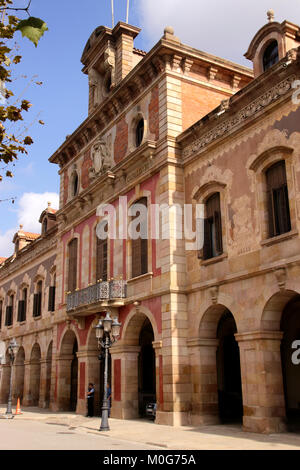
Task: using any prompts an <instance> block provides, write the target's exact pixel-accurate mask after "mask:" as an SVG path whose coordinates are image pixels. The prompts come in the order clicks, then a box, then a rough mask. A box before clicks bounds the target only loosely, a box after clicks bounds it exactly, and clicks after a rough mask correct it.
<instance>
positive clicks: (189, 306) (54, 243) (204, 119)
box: [0, 11, 300, 432]
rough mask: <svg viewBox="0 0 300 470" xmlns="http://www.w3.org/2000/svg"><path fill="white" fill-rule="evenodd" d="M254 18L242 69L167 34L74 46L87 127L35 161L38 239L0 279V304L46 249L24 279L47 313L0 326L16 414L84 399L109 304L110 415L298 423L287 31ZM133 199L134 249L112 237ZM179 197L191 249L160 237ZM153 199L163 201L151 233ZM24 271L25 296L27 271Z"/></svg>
mask: <svg viewBox="0 0 300 470" xmlns="http://www.w3.org/2000/svg"><path fill="white" fill-rule="evenodd" d="M268 18H269V21H268V23H267V24H266V25H265V26H264V27H263V28H261V29H260V31H258V33H257V34H256V35H255V37H254V39H253V40H252V42H251V44H250V46H249V49H248V51H247V53H246V57H247V58H248V59H249V60H250V61H252V64H253V67H252V68H251V69H250V68H246V67H243V66H241V65H238V64H235V63H232V62H230V61H228V60H224V59H221V58H218V57H215V56H213V55H211V54H207V53H204V52H202V51H199V50H197V49H194V48H192V47H190V46H187V45H184V44H182V43H181V41H180V39H179V38H178V37H176V36H175V34H174V31H173V29H172V28H171V27H167V28H165V31H164V35H163V37H162V38H161V40H160V41H159V42H158V43H157V44H156V45H155V46H154V47H153V48H152V49H151V51H149V52H148V53H145V52H143V51H140V50H137V49H136V48H134V39H135V37H136V36H137V35H138V34H139V32H140V30H139V29H138V28H136V27H133V26H130V25H128V24H125V23H122V22H120V23H118V24H117V25H116V26H115V28H114V29H110V28H105V27H99V28H97V29H96V30H95V31H94V32H93V34H92V35H91V37H90V38H89V40H88V42H87V44H86V47H85V49H84V52H83V55H82V63H83V66H84V67H83V72H84V73H85V74H87V75H88V79H89V112H88V117H87V118H86V120H85V121H84V122H83V123H82V124H81V125H80V126H79V128H78V129H76V130H75V132H74V133H73V134H72V135H70V136H68V137H67V138H66V141H65V142H64V143H63V144H62V145H61V147H60V148H59V149H58V150H57V151H56V152H55V154H54V155H53V156H52V157H51V158H50V162H51V163H55V164H58V165H59V174H60V181H61V183H60V207H59V210H58V212H56V213H55V228H54V227H53V229H52V228H51V229H49V230H53V232H51V234H50V233H49V234H48V235H47V232H46V235H45V234H44V235H42V237H39V238H37V239H36V240H35V241H33V242H32V243H30V245H28V246H27V247H25V248H24V249H22V248H21V251H20V254H19V255H18V254H17V255H16V257H15V258H14V259H13V263H11V262H10V260H6V261H4V263H3V264H2V265H1V268H0V287H1V290H0V299H2V305H3V308H4V307H6V306H8V307H9V306H10V303H9V302H10V299H11V297H12V296H13V301H15V300H14V299H15V296H16V295H19V296H20V295H21V289H22V286H23V285H24V282H25V281H24V280H23V277H24V276H26V274H25V273H29V268H30V269H31V268H32V269H33V266H31V265H30V263H29V259H30V256H28V255H27V253H32V255H34V253H35V250H38V247H39V246H41V247H42V246H44V245H45V246H46V244H47V243H48V244H51V250H53V251H51V250H49V249H48V250H47V260H46V259H44V258H43V253H44V251H43V250H42V249H40V251H37V255H36V256H35V255H34V269H37V270H38V275H40V276H44V277H43V279H46V280H47V281H46V280H45V281H44V282H45V283H46V282H47V284H46V285H47V287H46V290H43V292H47V288H48V289H49V287H50V286H52V287H54V285H55V306H54V308H53V310H54V311H53V312H51V311H50V312H46V310H47V309H45V313H44V312H43V313H42V315H41V318H38V319H35V318H32V315H31V312H30V308H29V311H28V315H29V316H30V318H28V320H27V321H26V323H24V322H19V321H18V319H15V320H14V323H13V326H11V327H10V326H3V325H2V337H1V339H3V340H5V341H8V339H9V338H10V337H13V336H15V337H16V338H17V341H18V342H19V343H20V344H22V348H23V350H24V351H23V352H22V358H19V359H18V360H17V362H16V365H15V366H14V374H15V382H14V383H15V388H16V390H15V391H14V396H15V398H16V397H17V395H20V394H21V392H20V390H21V388H22V387H21V385H17V384H21V383H23V382H22V381H21V380H20V378H19V377H21V376H22V374H23V375H24V376H25V381H24V387H23V390H24V391H23V401H24V404H29V403H34V404H38V405H39V406H48V405H49V406H50V408H51V409H53V410H67V409H68V410H70V409H72V410H76V411H77V413H82V414H83V413H85V409H86V398H85V395H86V389H87V385H88V383H89V382H93V383H95V384H96V403H97V404H99V402H100V396H101V392H102V388H103V384H102V379H101V378H102V372H103V371H102V363H101V361H100V363H99V360H98V355H99V350H98V345H97V341H96V337H95V331H94V326H95V324H96V323H97V319H98V318H99V317H101V316H103V315H104V312H106V311H109V312H110V313H111V314H112V316H116V317H117V318H118V319H119V321H120V322H121V323H122V329H121V335H120V339H119V341H118V342H117V343H116V344H115V345H114V346H113V347H112V348H111V356H110V381H111V385H112V410H111V416H112V417H115V418H120V419H128V418H137V417H139V416H142V415H143V414H144V412H145V405H146V404H147V403H148V402H149V401H155V402H156V403H157V414H156V422H157V423H161V424H168V425H187V424H192V425H199V424H207V423H216V422H220V420H221V422H224V423H226V422H232V421H238V422H241V423H242V424H243V428H244V429H245V430H250V431H255V432H277V431H281V430H283V429H284V428H285V427H286V425H289V426H292V425H294V422H295V421H297V419H299V413H300V404H299V403H300V365H298V366H297V364H296V363H297V362H298V361H297V360H296V363H295V361H293V360H292V355H293V353H294V352H295V351H294V349H293V346H294V344H295V343H294V342H295V340H297V339H299V340H300V336H299V335H300V320H299V318H300V316H299V313H298V307H299V299H300V297H299V294H300V290H299V281H300V265H299V262H300V258H299V245H300V241H299V234H298V230H299V224H300V215H299V210H300V205H299V201H300V187H298V185H300V173H299V171H300V161H299V155H298V153H299V151H300V145H299V143H300V134H299V131H298V127H299V124H298V123H299V117H300V111H299V106H298V95H297V86H298V88H299V83H298V84H297V80H299V79H300V65H299V56H300V54H299V51H300V29H299V27H298V26H296V25H294V24H292V23H290V22H288V21H284V22H283V23H278V22H276V21H274V15H273V13H272V12H271V11H270V12H268ZM136 203H139V204H140V206H143V207H147V209H149V210H148V213H147V221H145V224H144V225H145V226H146V228H147V234H148V237H147V238H138V239H137V240H135V239H130V238H128V237H126V236H124V233H125V232H126V231H127V230H126V228H127V227H128V226H129V225H130V224H131V223H136V224H137V223H138V222H137V219H138V217H139V215H140V213H141V209H140V212H134V204H136ZM103 204H110V207H111V208H112V213H113V215H111V216H110V218H109V223H108V226H110V223H111V222H112V221H113V220H115V222H116V232H117V234H118V236H116V237H113V236H111V232H109V237H108V238H107V239H106V240H105V239H100V238H99V236H97V234H96V229H97V233H98V228H97V227H99V226H100V225H101V224H99V223H102V222H103V220H104V225H103V223H102V227H103V228H105V225H106V218H105V217H103V215H104V214H103V213H102V212H101V211H100V210H99V207H101V205H103ZM184 204H186V205H189V207H193V209H194V210H193V214H194V218H193V224H192V225H193V229H194V230H195V229H196V228H197V227H198V224H197V220H196V216H195V214H196V207H197V206H198V205H201V207H202V208H204V231H203V232H204V244H203V247H202V249H200V248H198V247H196V246H194V247H193V249H191V248H190V247H189V246H188V242H187V239H184V238H182V237H180V236H178V233H177V230H178V221H179V220H182V217H181V215H180V210H179V211H178V207H183V206H184ZM157 205H159V206H162V205H166V206H167V207H172V206H174V207H175V212H172V211H170V212H163V213H162V216H161V227H156V226H155V218H153V217H152V212H153V210H154V209H153V207H156V206H157ZM127 207H129V211H127ZM132 208H133V209H132ZM131 209H132V210H131ZM44 216H45V215H44ZM102 219H103V220H102ZM41 222H42V224H43V214H42V217H41ZM140 226H141V224H140ZM43 227H44V225H43ZM124 227H125V231H124ZM46 228H47V227H46ZM108 229H109V230H110V227H108ZM20 234H21V235H20ZM157 234H158V236H154V235H157ZM21 240H23V239H22V232H19V233H18V234H17V235H16V237H15V242H16V243H17V242H18V241H21ZM25 240H27V239H26V235H25ZM16 246H17V245H16ZM52 253H53V258H52V257H51V256H52ZM50 254H51V256H50ZM23 256H24V257H25V262H21V261H20V263H19V264H16V263H18V259H20V260H21V259H22V257H23ZM30 262H31V261H30ZM11 266H15V269H14V268H12V267H11ZM39 266H42V267H43V268H44V271H43V273H42V268H39ZM39 269H40V270H39ZM22 270H23V271H24V273H23V271H22ZM21 272H22V273H23V274H22V276H23V277H22V276H21ZM30 272H31V271H30ZM54 273H55V284H53V280H54ZM27 276H29V274H27ZM51 276H52V277H51ZM29 277H30V278H32V281H31V288H30V289H31V290H30V292H31V296H32V295H34V292H36V293H38V289H39V287H38V283H39V279H40V278H39V277H37V274H36V271H33V270H32V275H31V276H29ZM26 282H28V283H29V280H28V279H27V281H26ZM51 283H52V284H51ZM34 285H35V287H33V286H34ZM17 292H18V293H17ZM45 295H46V294H45ZM19 298H20V299H21V297H19ZM0 305H1V304H0ZM25 343H26V347H24V346H23V344H25ZM20 350H21V348H20ZM49 350H50V352H49ZM20 354H21V353H20ZM293 357H294V356H293ZM26 367H27V369H28V372H27V370H26ZM18 368H19V369H18ZM8 370H9V367H8V366H5V367H4V371H3V375H2V384H1V394H2V395H1V397H5V393H7V381H6V379H5V377H7V376H8ZM18 370H19V371H20V372H18ZM24 370H25V373H24ZM49 371H50V372H49ZM38 376H39V379H38V378H37V377H38ZM29 378H30V380H29ZM31 378H32V379H31ZM34 378H35V379H34ZM46 383H47V384H48V385H47V386H46V387H45V384H46ZM28 384H31V385H28ZM18 387H19V388H18ZM45 390H46V391H47V396H46V391H45ZM32 397H34V398H32ZM35 397H39V398H35ZM96 411H97V412H99V405H98V406H97V410H96Z"/></svg>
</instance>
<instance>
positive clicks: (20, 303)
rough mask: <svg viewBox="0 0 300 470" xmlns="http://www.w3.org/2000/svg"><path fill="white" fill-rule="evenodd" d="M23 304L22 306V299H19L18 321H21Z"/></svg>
mask: <svg viewBox="0 0 300 470" xmlns="http://www.w3.org/2000/svg"><path fill="white" fill-rule="evenodd" d="M23 306H24V301H23V300H19V304H18V320H17V321H18V322H21V321H22V316H23Z"/></svg>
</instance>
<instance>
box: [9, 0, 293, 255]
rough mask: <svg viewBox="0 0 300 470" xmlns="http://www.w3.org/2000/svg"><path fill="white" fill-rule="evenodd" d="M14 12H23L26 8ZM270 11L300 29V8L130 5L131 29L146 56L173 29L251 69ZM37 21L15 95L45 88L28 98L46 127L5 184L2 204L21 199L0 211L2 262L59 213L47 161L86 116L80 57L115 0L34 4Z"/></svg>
mask: <svg viewBox="0 0 300 470" xmlns="http://www.w3.org/2000/svg"><path fill="white" fill-rule="evenodd" d="M15 4H16V5H18V6H24V5H26V4H27V0H16V2H15ZM114 5H115V21H116V22H117V21H118V20H123V21H125V17H126V0H114ZM269 8H273V9H274V10H275V16H276V19H277V20H278V21H283V20H284V19H289V20H291V21H293V22H295V23H299V22H300V20H299V19H300V1H299V0H289V2H286V1H284V0H273V1H272V0H260V2H241V1H240V0H227V2H224V1H221V0H210V2H204V1H202V0H130V16H129V22H130V23H131V24H134V25H136V26H139V27H142V28H143V31H142V33H141V34H140V36H139V37H138V38H137V39H136V42H135V46H136V47H138V48H140V49H144V50H149V49H150V48H151V47H152V46H153V45H154V44H155V43H156V42H157V41H158V40H159V38H160V37H161V36H162V34H163V29H164V26H166V25H168V24H171V25H172V26H173V27H174V28H175V34H176V35H177V36H179V37H180V38H181V40H182V42H184V43H186V44H189V45H191V46H193V47H197V48H199V49H201V50H204V51H207V52H211V53H213V54H216V55H219V56H221V57H224V58H227V59H231V60H233V61H236V62H239V63H241V64H244V65H248V66H250V65H251V64H250V63H248V62H247V61H246V60H245V58H244V57H243V54H244V53H245V52H246V50H247V48H248V45H249V43H250V41H251V39H252V37H253V36H254V34H255V33H256V31H257V30H258V29H259V28H260V27H261V26H263V25H264V24H265V23H266V21H267V18H266V11H267V10H268V9H269ZM31 15H32V16H36V17H40V18H42V19H44V20H45V21H46V22H47V24H48V27H49V31H48V32H46V33H45V35H44V37H43V38H42V39H41V40H40V43H39V45H38V47H37V48H35V47H34V45H33V44H32V43H31V42H29V41H28V40H27V39H26V38H24V39H22V37H21V34H19V33H18V43H19V45H20V53H21V54H22V56H23V60H22V62H21V64H20V65H19V66H18V68H17V70H18V73H19V74H20V75H26V76H27V79H19V80H17V81H16V82H14V83H13V85H12V89H13V91H16V92H17V91H19V92H20V91H22V90H23V89H24V87H25V86H26V84H27V83H28V82H29V81H30V79H31V78H32V77H33V76H35V75H36V76H37V77H36V79H35V80H36V81H42V82H43V85H42V86H37V85H31V86H30V87H29V88H28V89H27V90H26V92H25V93H24V98H26V99H28V100H29V101H31V102H32V103H33V107H32V108H31V110H30V112H29V113H28V116H27V122H29V123H31V122H34V121H36V120H38V119H42V120H43V121H44V122H45V126H40V125H39V124H33V125H32V126H31V127H30V130H29V131H28V134H29V135H31V136H32V137H33V140H34V145H33V146H31V147H30V153H29V155H28V156H21V157H20V159H19V161H18V162H17V165H16V166H15V167H14V168H13V169H12V171H13V173H14V175H15V176H14V178H13V179H11V180H10V179H9V180H8V179H6V180H4V181H3V182H2V183H0V200H3V199H6V198H10V197H17V199H16V201H15V204H14V205H12V204H11V203H8V202H1V203H0V256H9V255H10V254H12V252H13V246H12V245H11V243H10V240H11V239H12V234H13V233H14V232H15V231H16V229H17V227H18V226H19V224H20V223H23V225H24V230H27V231H37V230H39V226H38V224H37V223H36V220H37V219H38V215H37V214H38V212H39V210H40V208H41V207H42V208H45V207H46V205H47V201H48V200H51V201H52V206H53V207H54V206H55V205H56V204H57V196H56V195H57V193H58V190H59V178H58V175H57V171H58V168H57V167H56V165H53V164H50V163H49V162H48V158H49V157H50V156H51V155H52V153H53V152H54V151H55V150H56V149H57V148H58V147H59V146H60V145H61V143H62V142H63V141H64V140H65V137H66V135H68V134H71V133H72V132H73V131H74V130H75V129H76V128H77V127H78V125H79V124H80V123H81V122H82V121H83V120H84V119H85V118H86V116H87V105H88V101H87V100H88V81H87V77H86V76H85V75H83V74H82V72H81V68H82V65H81V62H80V58H81V54H82V51H83V49H84V46H85V44H86V41H87V40H88V38H89V36H90V34H91V33H92V32H93V30H94V29H95V28H96V27H97V26H99V25H102V24H103V25H105V26H109V27H110V26H111V9H110V0H85V1H84V2H83V1H79V0H51V1H45V0H32V6H31ZM25 17H26V16H25ZM43 206H44V207H43ZM41 211H42V209H41V210H40V212H41Z"/></svg>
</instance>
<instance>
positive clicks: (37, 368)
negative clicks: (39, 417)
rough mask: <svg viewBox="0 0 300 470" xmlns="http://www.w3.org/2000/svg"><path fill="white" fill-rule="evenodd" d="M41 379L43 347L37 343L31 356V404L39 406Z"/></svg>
mask: <svg viewBox="0 0 300 470" xmlns="http://www.w3.org/2000/svg"><path fill="white" fill-rule="evenodd" d="M40 380H41V349H40V346H39V345H38V344H37V343H36V344H35V345H34V346H33V348H32V351H31V357H30V391H29V395H30V405H31V406H39V399H40Z"/></svg>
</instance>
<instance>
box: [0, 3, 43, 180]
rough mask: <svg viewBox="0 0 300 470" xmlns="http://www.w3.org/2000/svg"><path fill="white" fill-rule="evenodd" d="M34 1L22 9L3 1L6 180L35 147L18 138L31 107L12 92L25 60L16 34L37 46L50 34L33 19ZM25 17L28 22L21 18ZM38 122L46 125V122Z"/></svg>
mask: <svg viewBox="0 0 300 470" xmlns="http://www.w3.org/2000/svg"><path fill="white" fill-rule="evenodd" d="M24 1H25V0H24ZM27 1H28V0H27ZM31 1H32V0H29V2H28V3H27V5H26V6H24V7H23V8H19V7H16V5H15V2H14V0H0V164H4V167H3V168H0V172H1V171H3V170H4V174H5V175H6V176H7V177H12V176H13V174H12V172H11V171H9V170H6V166H7V165H9V164H10V163H12V162H14V161H15V160H17V159H18V156H19V155H20V154H27V153H28V150H27V147H28V146H30V145H32V144H33V140H32V138H31V137H30V136H28V135H25V137H24V135H22V133H21V135H17V134H18V133H17V129H16V127H15V126H16V123H18V121H23V120H24V118H23V115H24V113H26V112H28V110H29V109H30V107H31V106H32V105H31V103H30V102H29V101H28V100H26V99H14V93H13V91H12V90H11V89H10V87H11V83H12V70H13V68H14V67H15V66H16V65H18V64H20V62H21V60H22V56H21V55H20V54H19V53H18V52H17V51H16V48H15V46H14V44H13V41H14V40H15V39H16V35H17V33H18V32H21V34H22V36H23V37H27V38H28V39H29V40H30V41H31V42H33V44H34V45H35V46H37V45H38V42H39V40H40V38H41V37H42V36H43V34H44V32H45V31H47V30H48V28H47V25H46V23H45V22H44V21H43V20H41V19H39V18H35V17H32V16H30V12H29V9H30V7H31ZM24 13H26V14H27V16H28V18H26V19H22V18H20V17H19V16H22V14H24ZM36 83H37V84H40V82H36ZM39 122H40V124H43V121H39ZM18 124H19V123H18ZM1 166H2V165H1ZM5 170H6V171H5ZM0 181H2V175H1V174H0Z"/></svg>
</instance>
